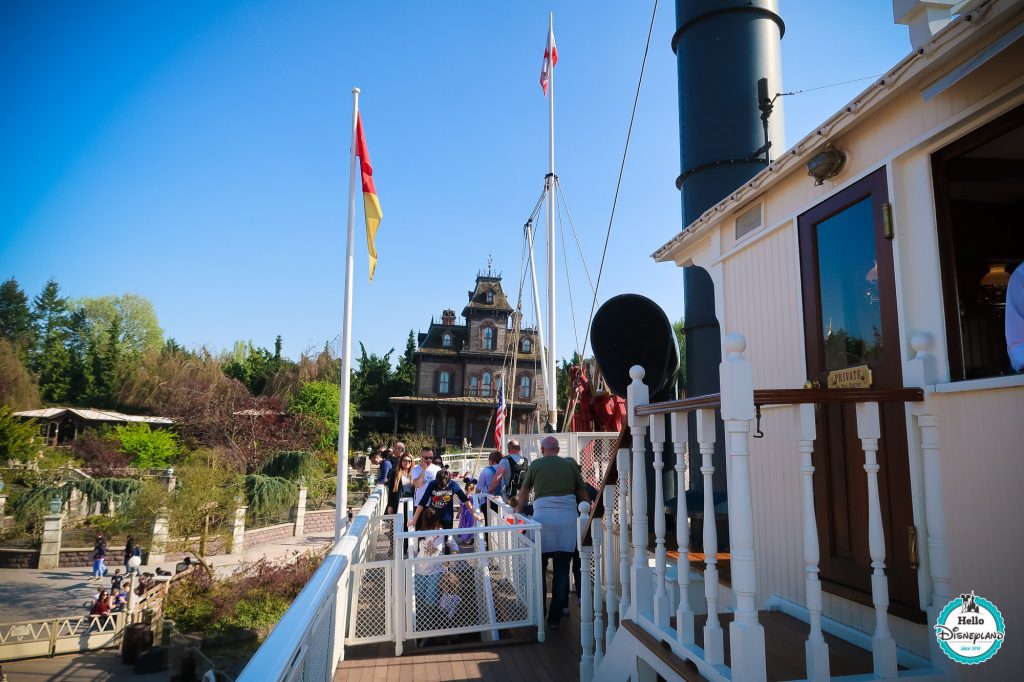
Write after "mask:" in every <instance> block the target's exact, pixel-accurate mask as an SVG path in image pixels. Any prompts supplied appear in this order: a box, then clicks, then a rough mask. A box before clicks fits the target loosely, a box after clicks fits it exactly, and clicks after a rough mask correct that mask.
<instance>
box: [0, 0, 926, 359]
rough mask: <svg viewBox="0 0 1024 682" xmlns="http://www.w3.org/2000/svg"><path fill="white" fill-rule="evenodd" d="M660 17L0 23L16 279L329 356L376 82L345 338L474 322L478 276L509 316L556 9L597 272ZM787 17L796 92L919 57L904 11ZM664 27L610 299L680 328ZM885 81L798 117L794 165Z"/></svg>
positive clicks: (563, 13)
mask: <svg viewBox="0 0 1024 682" xmlns="http://www.w3.org/2000/svg"><path fill="white" fill-rule="evenodd" d="M652 5H653V3H652V2H614V1H611V0H607V1H605V0H601V1H593V2H578V1H577V2H568V1H565V2H559V1H554V2H545V3H540V2H533V1H518V2H505V3H497V2H468V1H467V2H439V1H436V2H411V1H410V2H397V1H383V0H382V1H379V2H361V3H355V2H344V3H342V2H330V1H327V0H247V1H243V2H199V1H176V2H167V1H164V2H150V3H138V2H102V3H81V2H70V1H68V2H43V1H41V2H24V1H23V2H7V3H3V5H2V7H0V89H2V91H3V92H4V106H3V107H0V277H2V278H4V279H6V278H7V277H11V276H13V277H15V278H17V280H18V281H19V282H20V283H21V285H22V286H23V288H24V289H25V290H26V292H27V293H28V294H29V295H30V296H33V295H35V294H36V293H37V292H38V291H39V290H40V289H41V287H42V285H43V283H44V282H45V281H46V280H47V279H48V278H49V277H54V278H56V279H57V281H58V282H59V283H60V285H61V287H62V290H63V292H64V293H65V294H66V295H69V296H72V297H80V296H98V295H105V294H122V293H127V292H132V293H137V294H141V295H143V296H146V297H148V298H149V299H150V300H152V301H153V303H154V305H155V307H156V310H157V313H158V315H159V318H160V323H161V326H162V327H163V328H164V330H165V334H166V335H167V336H173V337H174V338H175V339H177V340H178V341H179V342H180V343H183V344H185V345H186V346H199V345H206V346H208V347H210V348H211V349H213V350H219V349H222V348H229V347H230V346H231V345H232V343H233V342H234V341H235V340H239V339H242V340H249V339H251V340H253V341H254V342H255V343H256V344H257V345H263V346H267V347H272V345H273V341H274V337H275V336H276V335H277V334H281V335H282V336H283V338H284V351H285V353H286V354H287V355H289V356H292V357H296V356H297V355H298V354H299V353H300V352H302V351H303V350H305V349H307V348H314V349H315V348H317V347H320V346H322V345H323V343H324V342H325V341H328V340H331V339H335V338H336V337H338V336H339V335H340V332H341V317H342V285H343V272H344V270H343V268H344V260H343V259H344V246H345V241H344V239H345V225H346V202H347V187H348V156H347V155H348V144H349V140H348V135H349V130H350V125H351V121H350V117H351V89H352V87H353V86H358V87H360V88H361V89H362V96H361V110H362V112H363V121H364V126H365V129H366V135H367V140H368V144H369V149H370V154H371V157H372V159H373V162H374V168H375V176H374V177H375V180H376V184H377V191H378V194H379V196H380V202H381V206H382V208H383V211H384V219H383V221H382V223H381V226H380V232H379V233H378V240H377V248H378V252H379V255H380V262H379V264H378V267H377V274H376V277H375V279H374V282H373V284H372V285H368V284H367V281H366V273H367V263H366V257H365V251H364V250H363V249H364V247H363V238H362V234H361V230H362V226H361V215H362V209H361V206H357V218H358V219H359V220H360V222H359V223H358V224H357V240H356V243H357V249H358V253H357V257H356V261H355V262H356V269H355V286H356V288H355V307H354V319H353V335H354V339H355V340H357V341H358V340H361V341H363V342H364V343H365V344H366V346H367V348H368V349H369V350H371V351H374V352H386V351H387V350H388V349H389V348H391V347H397V348H399V349H400V348H402V347H403V346H404V343H405V338H406V335H407V333H408V331H409V329H414V330H425V329H426V327H427V325H428V324H429V321H430V318H431V317H432V316H434V317H438V316H439V315H440V312H441V310H442V309H443V308H446V307H454V308H456V310H457V311H461V308H462V306H463V305H464V304H465V301H466V298H465V297H466V291H467V290H468V289H470V288H471V287H472V284H473V279H474V277H475V275H476V273H477V271H478V270H480V269H483V268H486V265H487V260H488V256H493V259H494V265H495V269H496V270H500V271H502V272H503V273H504V275H505V287H506V291H507V292H508V293H509V295H510V297H511V298H512V299H513V300H514V299H515V297H516V294H517V290H518V279H519V273H520V268H521V254H522V248H521V247H522V225H523V223H524V221H525V219H526V218H527V217H528V215H529V213H530V211H531V210H532V208H533V205H534V203H535V201H536V200H537V198H538V196H539V195H540V192H541V189H542V185H543V178H544V175H545V173H546V172H547V101H546V100H545V99H544V98H543V97H542V95H541V91H540V86H539V84H538V77H539V73H540V67H541V58H542V55H543V50H544V40H545V35H546V29H547V14H548V11H553V12H554V14H555V37H556V41H557V43H558V47H559V58H560V59H559V64H558V67H557V70H556V74H555V87H556V100H555V102H556V113H555V129H556V136H557V139H556V172H557V173H558V175H559V177H560V179H561V182H562V185H563V187H564V190H565V196H566V198H567V200H568V206H569V210H570V212H571V214H572V219H573V222H574V224H575V227H576V230H577V232H578V233H579V235H580V240H581V242H582V250H583V254H584V256H585V258H586V261H587V264H588V267H589V268H590V270H591V272H592V274H596V271H597V264H598V261H599V259H600V254H601V246H602V243H603V239H604V235H605V230H606V228H607V224H608V218H609V213H610V209H611V203H612V198H613V194H614V190H615V181H616V176H617V173H618V168H619V160H620V157H621V154H622V149H623V144H624V141H625V135H626V128H627V124H628V122H629V114H630V109H631V107H632V103H633V94H634V91H635V88H636V82H637V78H638V75H639V68H640V61H641V58H642V56H643V48H644V41H645V39H646V36H647V28H648V23H649V21H650V12H651V7H652ZM781 13H782V15H783V18H784V19H785V21H786V25H787V31H786V35H785V38H784V39H783V42H782V45H783V72H784V83H783V89H784V90H794V89H804V88H814V87H817V86H822V85H828V84H831V83H837V82H841V81H847V80H851V79H855V78H861V77H864V76H873V75H876V74H880V73H882V72H883V71H885V70H886V69H887V68H888V67H889V66H891V65H893V64H894V63H896V62H897V61H898V60H899V59H900V58H902V57H903V56H904V55H905V54H906V53H907V52H908V51H909V49H910V44H909V40H908V37H907V31H906V28H905V27H902V26H895V25H893V23H892V8H891V3H890V2H888V1H887V0H862V1H861V2H857V3H849V2H838V1H833V0H820V1H818V0H815V1H813V2H812V1H811V0H783V1H782V3H781ZM674 14H675V8H674V4H673V3H672V2H667V1H665V0H663V1H662V2H661V4H660V6H659V8H658V16H657V20H656V24H655V32H654V36H653V39H652V43H651V52H650V55H649V57H648V68H647V73H646V75H645V79H644V86H643V90H642V92H641V95H640V103H639V109H638V114H637V120H636V123H635V127H634V137H633V140H632V143H631V147H630V152H629V157H628V159H627V164H626V170H625V177H624V181H623V185H622V192H621V195H620V198H619V206H618V210H617V217H616V221H615V225H614V227H613V231H612V237H611V242H610V246H609V262H608V265H607V266H606V271H605V275H604V279H603V281H602V284H601V287H600V291H599V296H598V300H599V302H600V301H603V300H605V299H607V298H609V297H610V296H613V295H615V294H619V293H625V292H634V293H640V294H644V295H647V296H649V297H651V298H653V299H654V300H655V301H657V302H658V303H659V304H660V305H661V306H662V307H663V308H664V309H665V311H666V312H667V313H668V315H669V316H670V317H671V318H672V319H677V318H678V317H680V316H681V315H682V311H683V303H682V274H681V271H680V270H678V269H677V268H675V267H673V266H671V265H667V264H655V263H654V262H653V261H652V260H651V259H650V254H651V252H653V251H654V250H655V249H656V248H657V247H658V246H660V245H661V244H662V243H664V242H665V241H667V240H668V239H669V238H670V237H671V236H672V235H674V234H675V233H676V232H677V231H678V230H679V229H680V227H681V224H680V222H681V218H680V208H679V194H678V192H677V190H676V189H675V187H674V184H673V183H674V180H675V178H676V176H677V175H678V172H679V168H678V164H679V161H678V158H679V151H678V121H677V92H676V75H675V60H674V55H673V54H672V52H671V49H670V47H669V40H670V38H671V35H672V33H673V30H674V27H675V16H674ZM869 82H870V81H860V82H857V83H852V84H849V85H845V86H840V87H834V88H827V89H823V90H816V91H814V92H808V93H805V94H802V95H798V96H793V97H787V98H786V101H785V115H786V143H787V145H789V144H792V143H794V142H796V141H797V140H798V139H800V138H801V137H803V135H805V134H806V133H807V132H808V131H809V130H811V128H812V127H813V126H814V125H816V124H817V123H819V122H821V121H822V120H824V119H825V118H827V117H828V116H829V115H831V114H832V113H833V112H834V111H836V110H837V109H839V108H840V107H841V106H842V105H843V104H845V103H846V102H847V101H849V100H850V99H852V98H853V97H854V96H855V95H856V94H857V93H858V92H859V91H860V90H862V89H863V88H864V87H866V86H867V85H868V84H869ZM563 225H566V227H567V223H566V221H564V219H563ZM566 240H567V241H566V248H567V249H568V255H569V258H568V265H569V267H568V273H567V272H566V269H565V262H566V259H564V258H563V254H562V252H561V249H559V254H558V259H559V261H560V263H561V265H560V266H559V284H558V286H559V289H560V291H559V299H558V311H559V325H558V330H557V331H558V355H559V356H560V357H567V356H569V355H571V354H572V351H573V350H574V349H576V347H577V339H579V342H580V343H582V337H583V334H584V331H585V328H586V314H587V311H588V310H589V307H590V300H591V292H590V289H589V285H588V284H587V281H586V277H585V275H584V273H583V268H582V266H581V264H580V258H579V256H578V255H577V254H576V248H575V242H574V240H573V236H572V233H571V232H567V233H566ZM543 256H544V254H543V248H542V247H540V246H538V251H537V258H538V267H539V268H540V270H541V271H543ZM567 276H568V277H569V278H570V279H571V280H572V286H571V289H570V287H567V285H566V278H567ZM570 290H571V294H572V301H571V302H570V299H569V293H570ZM524 297H525V298H524V307H526V308H527V310H529V308H528V306H529V305H531V304H530V300H531V299H530V298H529V294H528V293H525V294H524ZM572 308H574V309H575V313H576V314H575V326H576V332H574V328H573V322H574V318H573V316H572V315H571V314H570V312H571V309H572ZM526 318H527V321H528V322H533V321H534V319H535V316H534V315H533V314H532V313H527V316H526Z"/></svg>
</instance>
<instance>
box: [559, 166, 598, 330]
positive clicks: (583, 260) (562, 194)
mask: <svg viewBox="0 0 1024 682" xmlns="http://www.w3.org/2000/svg"><path fill="white" fill-rule="evenodd" d="M555 188H556V189H557V190H558V196H559V198H560V199H561V200H562V206H563V207H564V208H565V217H566V218H568V219H569V227H570V228H572V236H573V239H575V240H576V251H577V252H578V253H579V254H580V262H581V263H583V271H584V272H585V273H587V282H589V283H590V292H591V293H593V292H594V291H595V289H594V280H593V278H591V276H590V268H588V267H587V259H586V258H584V256H583V247H582V246H581V245H580V236H579V235H578V234H577V233H576V224H575V223H573V221H572V214H571V213H569V202H568V201H567V200H566V198H565V190H563V189H562V182H561V181H560V180H557V179H556V180H555ZM559 221H561V217H559ZM578 346H579V344H577V350H578Z"/></svg>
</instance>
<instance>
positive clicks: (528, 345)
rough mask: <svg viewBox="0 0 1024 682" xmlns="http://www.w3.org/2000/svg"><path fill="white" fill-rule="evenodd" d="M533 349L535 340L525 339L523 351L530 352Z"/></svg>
mask: <svg viewBox="0 0 1024 682" xmlns="http://www.w3.org/2000/svg"><path fill="white" fill-rule="evenodd" d="M532 349H533V342H531V341H530V339H523V352H524V353H529V352H530V351H531V350H532Z"/></svg>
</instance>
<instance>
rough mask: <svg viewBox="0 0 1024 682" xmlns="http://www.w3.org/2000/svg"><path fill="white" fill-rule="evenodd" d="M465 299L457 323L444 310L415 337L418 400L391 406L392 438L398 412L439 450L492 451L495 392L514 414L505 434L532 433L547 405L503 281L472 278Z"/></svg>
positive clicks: (529, 343) (535, 354)
mask: <svg viewBox="0 0 1024 682" xmlns="http://www.w3.org/2000/svg"><path fill="white" fill-rule="evenodd" d="M468 298H469V300H468V302H467V303H466V306H465V307H464V308H463V309H462V318H461V320H460V319H459V318H457V317H456V315H455V310H454V309H451V308H449V309H446V310H444V311H443V312H442V313H441V319H440V321H435V320H431V322H430V326H429V327H428V328H427V331H426V332H425V333H420V335H419V338H418V339H417V343H418V346H419V348H418V349H417V351H416V355H415V362H416V395H412V396H396V397H393V398H391V403H392V405H394V406H395V408H396V413H395V414H396V416H395V428H396V430H397V425H398V410H399V409H410V410H412V411H413V412H414V416H413V417H412V420H414V421H415V424H416V430H417V431H421V432H424V433H430V434H433V435H434V436H435V437H436V438H437V442H438V443H439V444H440V445H454V446H459V445H464V444H465V445H469V446H472V447H479V446H492V445H493V444H494V416H495V408H496V407H497V401H498V389H499V387H503V388H504V392H505V403H506V405H511V407H512V411H511V413H506V420H507V426H506V432H507V433H519V432H525V431H527V430H529V429H530V428H532V427H533V426H535V424H536V418H537V413H538V405H543V403H544V387H543V381H542V372H541V364H540V353H539V351H538V348H537V331H536V329H519V330H518V333H517V331H516V324H515V322H516V318H517V315H518V313H517V312H516V311H515V310H513V308H512V306H511V305H510V304H509V301H508V297H507V296H506V295H505V292H504V290H503V289H502V287H501V276H500V275H495V274H493V273H492V272H491V271H490V270H488V272H487V274H478V275H477V278H476V284H475V286H474V287H473V289H471V290H470V291H469V292H468ZM513 360H514V368H513ZM509 415H511V416H509Z"/></svg>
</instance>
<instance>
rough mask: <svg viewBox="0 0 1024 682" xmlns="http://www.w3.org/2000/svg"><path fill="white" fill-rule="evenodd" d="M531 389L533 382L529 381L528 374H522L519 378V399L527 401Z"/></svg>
mask: <svg viewBox="0 0 1024 682" xmlns="http://www.w3.org/2000/svg"><path fill="white" fill-rule="evenodd" d="M532 388H533V381H532V380H531V379H530V375H529V374H523V375H522V376H520V377H519V397H520V398H523V399H524V400H529V399H530V395H531V389H532Z"/></svg>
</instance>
